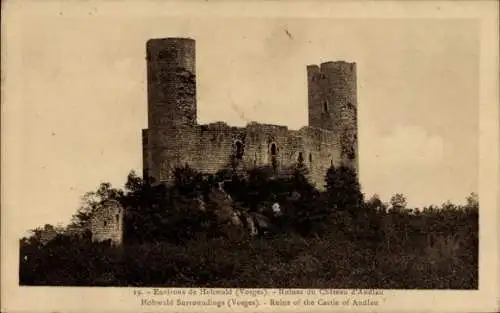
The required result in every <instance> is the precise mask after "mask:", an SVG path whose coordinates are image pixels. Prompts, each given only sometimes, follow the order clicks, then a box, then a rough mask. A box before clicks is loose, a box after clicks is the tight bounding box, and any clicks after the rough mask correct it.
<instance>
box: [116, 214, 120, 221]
mask: <svg viewBox="0 0 500 313" xmlns="http://www.w3.org/2000/svg"><path fill="white" fill-rule="evenodd" d="M119 222H120V214H116V223H119Z"/></svg>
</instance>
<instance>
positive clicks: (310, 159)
mask: <svg viewBox="0 0 500 313" xmlns="http://www.w3.org/2000/svg"><path fill="white" fill-rule="evenodd" d="M312 162H313V157H312V154H311V153H310V152H309V163H311V164H312Z"/></svg>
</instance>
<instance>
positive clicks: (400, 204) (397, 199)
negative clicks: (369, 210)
mask: <svg viewBox="0 0 500 313" xmlns="http://www.w3.org/2000/svg"><path fill="white" fill-rule="evenodd" d="M406 206H407V202H406V197H405V196H404V195H403V194H401V193H397V194H395V195H393V196H392V197H391V211H394V212H403V211H404V210H405V209H406Z"/></svg>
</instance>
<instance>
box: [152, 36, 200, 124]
mask: <svg viewBox="0 0 500 313" xmlns="http://www.w3.org/2000/svg"><path fill="white" fill-rule="evenodd" d="M195 50H196V49H195V41H194V40H193V39H189V38H162V39H151V40H149V41H148V42H147V44H146V51H147V68H148V69H147V71H148V126H149V128H150V129H152V128H156V127H162V128H172V127H176V126H181V127H182V126H189V125H194V124H196V55H195V53H196V51H195Z"/></svg>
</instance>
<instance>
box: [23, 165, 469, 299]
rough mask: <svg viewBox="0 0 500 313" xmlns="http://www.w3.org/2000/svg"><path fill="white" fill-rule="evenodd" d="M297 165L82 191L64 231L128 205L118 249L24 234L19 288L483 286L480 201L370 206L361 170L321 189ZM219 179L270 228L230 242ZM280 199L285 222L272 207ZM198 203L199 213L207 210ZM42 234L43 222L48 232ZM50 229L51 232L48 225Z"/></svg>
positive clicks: (339, 175)
mask: <svg viewBox="0 0 500 313" xmlns="http://www.w3.org/2000/svg"><path fill="white" fill-rule="evenodd" d="M306 176H307V171H306V170H305V169H303V168H301V167H298V168H297V169H296V170H295V171H293V172H292V174H291V175H288V176H285V177H275V176H274V175H273V169H272V168H260V169H254V170H251V171H248V172H246V173H236V172H233V171H227V172H219V173H217V174H215V175H208V176H207V175H202V174H201V173H198V172H196V171H194V170H192V169H190V168H189V167H188V166H185V167H182V168H177V169H175V170H174V177H175V182H174V184H173V185H171V186H166V185H157V184H153V183H151V181H150V180H149V179H147V180H142V179H141V178H140V177H138V176H137V175H135V173H133V172H131V173H130V174H129V176H128V178H127V182H126V184H125V188H124V190H120V189H115V188H112V186H111V185H110V184H107V183H103V184H101V186H100V187H99V188H98V189H97V191H95V192H91V193H88V194H86V195H85V197H84V202H83V205H82V207H81V208H80V209H79V210H78V212H77V213H76V214H75V217H74V220H73V222H72V224H71V225H69V226H68V228H71V229H74V228H84V227H85V225H86V222H87V221H88V218H89V216H90V214H91V213H92V210H93V208H95V207H96V206H98V205H99V203H100V202H101V201H103V200H106V199H115V200H118V201H120V202H121V203H122V204H123V206H124V207H126V208H127V214H126V218H125V242H126V244H125V245H123V246H122V247H113V246H111V245H109V243H93V242H91V240H90V235H89V234H88V233H86V234H84V235H82V234H81V233H79V234H74V233H71V232H58V234H59V235H57V236H56V237H55V239H53V240H50V241H48V242H43V241H42V240H41V235H40V234H41V232H42V230H41V229H38V230H36V231H35V232H34V233H33V235H32V236H31V237H30V238H23V239H22V240H21V247H20V283H21V284H23V285H80V286H88V285H113V286H116V285H120V286H122V285H123V286H127V285H129V286H152V285H154V286H170V287H172V286H205V287H276V288H279V287H289V288H308V287H316V288H455V289H470V288H477V286H478V200H477V196H476V195H474V194H472V195H471V196H470V197H469V198H468V202H467V204H466V205H463V206H460V205H453V204H451V203H445V204H443V205H442V206H440V207H439V208H438V207H427V208H423V209H422V210H418V209H409V208H407V204H406V199H405V197H404V195H402V194H395V195H394V196H393V197H392V198H391V199H390V203H384V202H383V201H381V200H380V199H379V198H378V196H376V195H375V196H373V197H372V198H371V199H368V200H365V199H364V198H363V194H362V193H361V189H360V186H359V183H358V179H357V177H356V174H355V172H353V171H351V170H350V169H349V168H346V167H339V168H333V167H332V168H330V169H329V170H328V172H327V173H326V175H325V187H326V188H325V190H324V191H318V190H317V189H316V188H314V187H313V186H312V185H311V184H310V183H309V182H308V180H307V179H306ZM220 182H223V183H224V190H226V191H227V192H228V193H229V194H230V197H231V199H232V200H233V201H232V202H233V206H234V208H235V209H236V210H238V211H241V212H261V213H262V214H263V215H266V216H267V218H268V219H269V220H270V221H271V222H270V224H271V225H272V227H270V228H269V229H268V231H266V232H263V233H260V234H259V235H258V236H250V235H249V234H248V233H245V232H243V233H241V232H240V235H239V236H233V235H232V234H233V233H232V232H231V231H232V230H231V229H230V227H229V226H228V225H227V223H226V224H224V223H222V222H221V220H220V218H219V216H218V215H217V210H218V205H219V204H218V203H217V199H215V200H214V198H213V197H212V196H211V192H212V191H213V190H214V188H217V186H219V183H220ZM276 202H277V203H279V204H280V207H281V211H282V214H280V215H278V216H276V215H273V214H272V212H271V210H270V207H271V206H272V204H273V203H276ZM202 203H203V205H204V209H203V210H201V209H200V205H201V204H202ZM46 228H47V226H46ZM49 228H50V227H49Z"/></svg>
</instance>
